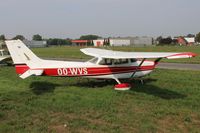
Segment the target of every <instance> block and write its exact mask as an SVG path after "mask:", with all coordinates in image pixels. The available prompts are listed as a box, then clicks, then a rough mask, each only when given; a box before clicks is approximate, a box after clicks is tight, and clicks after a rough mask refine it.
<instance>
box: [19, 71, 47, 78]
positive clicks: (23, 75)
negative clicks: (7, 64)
mask: <svg viewBox="0 0 200 133" xmlns="http://www.w3.org/2000/svg"><path fill="white" fill-rule="evenodd" d="M43 71H44V70H30V69H29V70H27V71H26V72H25V73H23V74H22V75H20V78H22V79H25V78H28V77H29V76H32V75H35V76H39V75H42V73H43Z"/></svg>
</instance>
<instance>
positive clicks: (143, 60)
mask: <svg viewBox="0 0 200 133" xmlns="http://www.w3.org/2000/svg"><path fill="white" fill-rule="evenodd" d="M145 60H146V58H144V59H143V60H142V61H141V63H140V64H139V66H138V67H137V68H136V69H135V71H134V72H133V74H132V75H131V77H130V78H133V76H134V75H135V73H136V72H137V70H138V69H139V68H140V67H141V66H142V64H143V63H144V61H145Z"/></svg>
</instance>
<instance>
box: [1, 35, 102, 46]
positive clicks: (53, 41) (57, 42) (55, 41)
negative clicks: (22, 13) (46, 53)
mask: <svg viewBox="0 0 200 133" xmlns="http://www.w3.org/2000/svg"><path fill="white" fill-rule="evenodd" d="M98 38H102V37H100V36H97V35H83V36H81V37H80V38H79V39H77V40H95V39H98ZM12 39H13V40H17V39H19V40H25V39H26V38H25V37H24V36H23V35H16V36H15V37H13V38H12ZM0 40H2V41H4V40H6V37H5V35H0ZM32 40H34V41H47V44H48V45H71V40H72V39H70V38H66V39H61V38H49V39H45V38H43V37H42V36H41V35H39V34H36V35H33V37H32Z"/></svg>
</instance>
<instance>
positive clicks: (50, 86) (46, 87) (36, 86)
mask: <svg viewBox="0 0 200 133" xmlns="http://www.w3.org/2000/svg"><path fill="white" fill-rule="evenodd" d="M56 86H60V85H59V84H54V83H50V82H42V81H36V82H32V83H31V84H30V86H29V87H30V88H31V90H32V92H33V93H34V94H36V95H42V94H44V93H52V92H54V90H55V87H56Z"/></svg>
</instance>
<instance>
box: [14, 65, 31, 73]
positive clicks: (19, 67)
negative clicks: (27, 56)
mask: <svg viewBox="0 0 200 133" xmlns="http://www.w3.org/2000/svg"><path fill="white" fill-rule="evenodd" d="M29 69H30V68H29V67H28V66H27V65H24V64H23V65H15V70H16V73H17V74H23V73H25V72H26V71H27V70H29Z"/></svg>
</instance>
